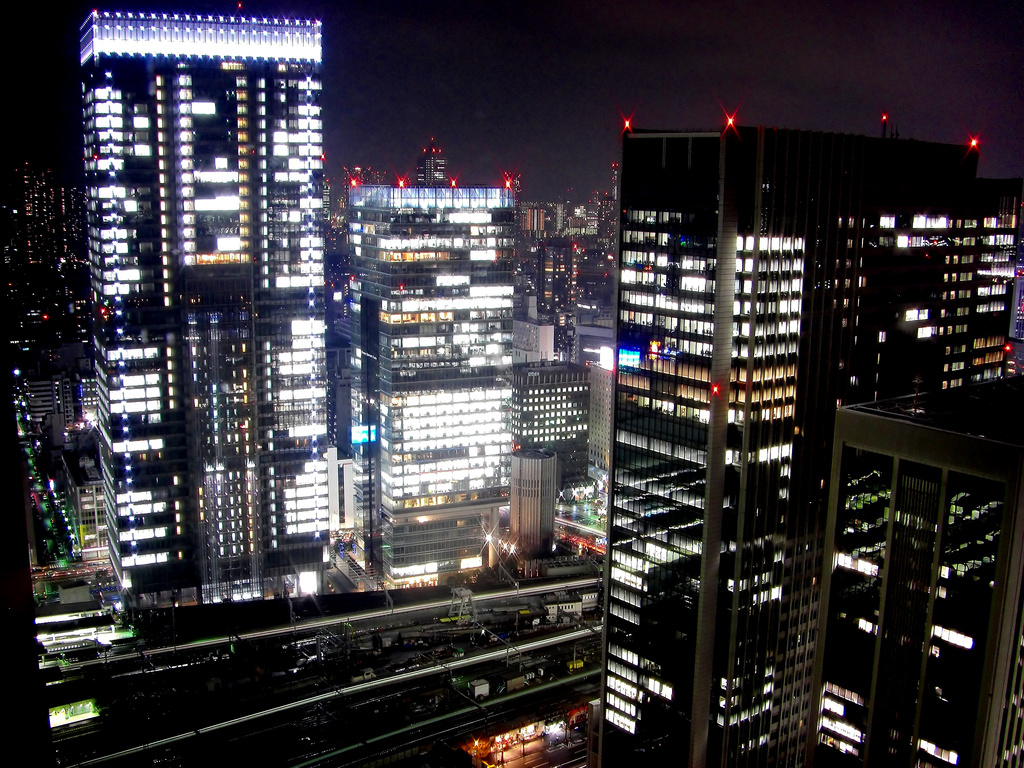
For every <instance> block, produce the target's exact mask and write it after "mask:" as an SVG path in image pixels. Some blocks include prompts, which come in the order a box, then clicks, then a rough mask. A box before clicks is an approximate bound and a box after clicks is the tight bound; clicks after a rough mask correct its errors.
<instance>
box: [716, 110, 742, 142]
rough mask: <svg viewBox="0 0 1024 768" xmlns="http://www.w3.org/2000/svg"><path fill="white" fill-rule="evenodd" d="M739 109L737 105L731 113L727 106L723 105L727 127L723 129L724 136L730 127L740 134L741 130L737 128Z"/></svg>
mask: <svg viewBox="0 0 1024 768" xmlns="http://www.w3.org/2000/svg"><path fill="white" fill-rule="evenodd" d="M719 106H722V104H721V102H719ZM739 111H740V110H739V107H737V108H736V109H734V110H733V111H732V114H730V113H729V112H728V111H727V110H726V108H725V107H724V106H722V112H724V113H725V127H724V128H723V129H722V135H723V136H724V135H725V134H726V132H727V131H729V129H732V132H733V133H735V134H736V135H737V136H739V135H740V132H739V131H738V130H736V113H737V112H739Z"/></svg>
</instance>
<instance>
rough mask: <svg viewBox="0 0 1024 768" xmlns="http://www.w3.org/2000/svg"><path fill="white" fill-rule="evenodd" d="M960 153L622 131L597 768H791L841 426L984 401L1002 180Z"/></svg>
mask: <svg viewBox="0 0 1024 768" xmlns="http://www.w3.org/2000/svg"><path fill="white" fill-rule="evenodd" d="M976 169H977V154H976V152H975V151H974V150H972V149H970V148H966V147H959V146H949V145H938V144H928V143H924V142H913V141H898V140H893V139H890V140H886V139H868V138H864V137H858V136H843V135H835V134H823V133H812V132H804V131H785V130H775V129H771V130H769V129H764V128H753V127H751V128H746V127H744V128H738V129H737V128H733V127H732V126H731V125H730V127H729V128H728V129H727V130H726V131H724V132H722V133H719V132H717V131H715V132H708V133H654V132H652V133H627V134H626V135H625V137H624V144H623V163H622V205H621V209H622V228H621V233H620V251H619V254H620V255H619V286H618V302H617V311H618V318H617V330H618V334H617V359H616V363H617V368H616V374H617V380H616V390H615V404H614V424H613V430H612V434H613V435H614V449H613V451H614V452H613V458H612V483H611V493H610V510H609V516H610V530H609V550H610V567H609V569H608V574H609V575H608V590H607V600H608V604H607V614H606V619H607V621H606V637H607V649H606V657H605V661H606V664H605V679H604V695H603V706H604V720H605V729H604V735H603V744H602V750H603V760H604V765H607V766H613V765H622V764H625V761H626V760H627V759H630V757H629V756H630V755H635V754H639V753H643V754H644V755H645V759H646V760H652V759H656V757H657V756H658V755H662V754H664V755H666V756H672V757H673V758H679V759H682V760H684V761H686V762H688V763H689V764H690V765H698V766H699V765H730V766H732V765H767V764H778V765H803V764H804V763H805V761H806V759H807V757H808V755H809V754H810V752H811V750H813V746H814V739H815V737H816V734H815V733H814V730H813V727H814V723H815V722H816V720H815V718H816V717H817V714H818V713H816V712H813V711H812V706H813V704H814V702H815V698H814V696H813V693H812V690H811V689H812V682H811V678H812V669H813V663H812V662H813V657H814V652H815V636H816V627H817V595H818V589H819V587H820V578H819V576H820V574H821V572H822V570H821V565H822V564H821V556H822V555H821V546H820V545H821V541H822V535H823V533H824V519H825V514H824V510H825V508H826V502H827V498H826V495H827V488H828V479H829V477H830V476H831V467H830V457H831V450H830V445H831V439H832V434H833V426H834V423H835V412H836V407H837V404H842V403H844V402H862V401H865V400H869V399H875V398H877V397H880V396H881V397H884V396H890V395H898V394H906V393H913V392H914V391H915V388H920V389H921V391H927V390H935V391H938V390H943V389H954V388H956V387H959V386H961V385H963V384H967V383H969V382H976V381H984V380H987V379H991V378H996V377H998V376H999V374H1000V370H1001V367H1002V363H1003V356H1004V354H1005V350H1004V344H1005V341H1006V330H1007V327H1008V314H1007V301H1008V300H1009V298H1010V297H1009V295H1008V293H1007V291H1008V287H1009V283H1010V279H1011V277H1012V266H1013V254H1014V250H1015V245H1016V240H1015V238H1016V235H1015V233H1016V217H1015V215H1016V211H1017V206H1018V205H1019V201H1020V194H1021V191H1020V190H1021V183H1020V180H1012V181H1001V180H999V181H997V180H984V179H976V178H975V173H976Z"/></svg>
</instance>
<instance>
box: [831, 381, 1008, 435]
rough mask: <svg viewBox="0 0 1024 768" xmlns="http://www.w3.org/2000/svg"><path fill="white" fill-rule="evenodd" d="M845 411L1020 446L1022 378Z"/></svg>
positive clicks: (896, 399) (882, 401) (911, 396)
mask: <svg viewBox="0 0 1024 768" xmlns="http://www.w3.org/2000/svg"><path fill="white" fill-rule="evenodd" d="M847 410H851V411H857V412H859V413H870V414H876V415H879V416H886V417H889V418H896V419H901V420H903V421H909V422H912V423H915V424H920V425H921V426H926V427H932V428H934V429H941V430H943V431H945V432H955V433H958V434H963V435H972V436H975V437H983V438H986V439H988V440H995V441H997V442H1001V443H1008V444H1010V445H1015V446H1024V377H1014V378H1008V379H999V380H997V381H992V382H986V383H984V384H973V385H971V386H968V387H958V388H956V389H947V390H944V391H941V392H931V393H924V394H921V395H917V396H915V395H908V396H906V397H897V398H893V399H891V400H879V401H877V402H874V403H863V404H861V405H852V406H849V407H848V408H847Z"/></svg>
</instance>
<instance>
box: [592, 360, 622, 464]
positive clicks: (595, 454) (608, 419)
mask: <svg viewBox="0 0 1024 768" xmlns="http://www.w3.org/2000/svg"><path fill="white" fill-rule="evenodd" d="M587 370H588V372H589V374H590V377H589V378H590V413H589V416H588V421H587V443H588V452H589V455H590V463H591V464H592V465H593V466H595V467H597V468H598V469H599V470H602V471H603V472H607V471H608V469H609V468H610V467H611V455H612V414H613V410H612V409H613V404H614V402H615V371H614V370H612V369H611V368H610V367H608V368H606V367H604V366H602V365H601V364H600V363H591V364H590V365H589V366H588V367H587Z"/></svg>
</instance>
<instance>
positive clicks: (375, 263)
mask: <svg viewBox="0 0 1024 768" xmlns="http://www.w3.org/2000/svg"><path fill="white" fill-rule="evenodd" d="M513 225H514V199H513V196H512V193H511V191H510V190H508V189H500V188H490V187H465V188H463V187H452V186H451V185H449V184H445V185H444V186H440V187H407V188H401V187H382V186H357V187H353V188H351V189H350V190H349V228H350V232H349V241H350V246H351V249H352V268H353V270H352V271H353V275H354V277H353V284H352V319H351V322H352V336H353V355H352V370H353V373H352V400H353V402H352V422H353V425H352V452H353V458H354V459H355V465H356V471H357V479H356V482H357V486H356V487H357V491H356V492H357V497H358V506H359V510H360V511H359V515H360V520H359V521H358V522H357V527H358V528H359V529H360V530H361V531H362V532H363V535H362V542H363V547H364V556H365V558H366V560H367V561H368V562H369V563H371V564H373V565H374V566H375V567H377V568H383V573H382V574H381V575H382V576H383V578H384V579H387V580H390V581H391V582H392V583H395V584H399V585H401V584H405V585H409V584H428V583H434V582H436V581H437V580H438V579H439V578H440V577H441V576H443V575H444V574H446V573H448V574H450V573H453V572H456V571H458V570H460V569H465V568H473V567H476V566H478V565H481V564H485V563H487V552H486V549H487V546H488V542H489V538H488V534H490V533H492V532H493V531H494V529H495V528H496V526H497V523H498V510H499V508H500V507H501V506H502V505H503V504H507V503H508V500H507V497H508V485H509V480H508V472H509V462H508V458H509V457H508V454H509V449H510V443H511V440H510V437H509V431H508V428H507V426H506V424H505V410H506V408H507V403H508V400H509V398H510V396H511V380H510V377H511V364H512V275H511V261H512V237H513Z"/></svg>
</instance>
